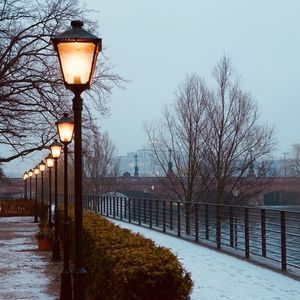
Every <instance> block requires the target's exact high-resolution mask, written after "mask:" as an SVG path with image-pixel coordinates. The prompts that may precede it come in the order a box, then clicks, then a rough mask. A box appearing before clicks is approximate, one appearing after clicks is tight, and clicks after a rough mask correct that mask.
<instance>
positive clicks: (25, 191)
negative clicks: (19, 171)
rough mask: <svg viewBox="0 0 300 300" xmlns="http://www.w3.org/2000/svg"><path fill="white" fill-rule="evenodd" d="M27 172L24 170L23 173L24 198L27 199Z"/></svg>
mask: <svg viewBox="0 0 300 300" xmlns="http://www.w3.org/2000/svg"><path fill="white" fill-rule="evenodd" d="M28 177H29V176H28V173H27V172H25V173H24V174H23V179H24V200H27V178H28Z"/></svg>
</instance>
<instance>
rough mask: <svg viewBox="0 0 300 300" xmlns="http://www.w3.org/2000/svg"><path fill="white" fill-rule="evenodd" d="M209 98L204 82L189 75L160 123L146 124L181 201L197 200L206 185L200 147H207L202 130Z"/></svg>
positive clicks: (155, 151) (161, 161)
mask: <svg viewBox="0 0 300 300" xmlns="http://www.w3.org/2000/svg"><path fill="white" fill-rule="evenodd" d="M206 97H207V89H206V86H205V85H204V83H203V81H202V80H201V79H200V78H199V77H198V76H197V75H195V74H194V75H191V76H188V77H187V78H186V80H185V82H184V83H183V84H182V85H181V86H180V87H179V88H178V91H177V93H176V95H175V100H174V102H173V103H172V105H171V106H170V107H166V108H165V111H164V117H163V119H162V121H161V122H160V124H159V125H158V126H156V125H155V124H153V123H152V124H148V125H145V130H146V132H147V135H148V139H149V142H150V147H151V149H152V150H153V153H154V161H156V162H157V163H158V164H159V165H160V166H161V168H162V169H163V170H164V172H165V174H166V176H167V177H168V179H169V183H170V189H171V191H172V192H173V193H174V194H175V195H176V196H177V197H178V198H179V199H180V200H185V201H189V202H190V201H196V198H197V197H198V195H199V193H200V192H202V191H203V187H204V186H203V185H201V184H199V176H200V170H199V166H200V164H199V157H200V156H199V150H200V149H201V148H202V147H203V146H202V142H203V141H202V140H201V132H202V130H203V128H204V127H205V126H206V123H205V113H204V112H205V110H204V108H205V107H204V104H205V102H206V100H205V98H206ZM168 150H170V151H168ZM169 153H172V156H171V160H172V161H173V163H172V164H173V166H172V170H170V169H168V163H169V159H170V157H169V156H168V154H169ZM171 196H172V194H171Z"/></svg>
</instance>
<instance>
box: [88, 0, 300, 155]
mask: <svg viewBox="0 0 300 300" xmlns="http://www.w3.org/2000/svg"><path fill="white" fill-rule="evenodd" d="M87 4H88V6H89V7H90V8H92V9H97V10H99V14H98V17H97V19H98V20H99V24H100V31H101V36H102V39H103V44H104V46H105V47H106V49H105V54H106V56H108V57H109V58H110V59H111V62H112V63H113V64H114V65H115V69H114V70H115V71H116V72H117V73H119V74H121V75H122V76H124V77H126V78H127V79H129V80H131V82H129V83H128V85H127V89H126V90H125V91H117V90H115V91H114V94H113V96H112V103H111V113H112V114H111V117H110V118H109V119H107V120H104V121H102V122H101V123H102V127H103V128H104V129H105V130H107V131H109V133H110V135H111V137H112V139H113V140H114V141H115V143H116V144H117V146H118V147H119V152H120V153H121V154H124V153H126V152H127V151H134V150H136V149H137V148H139V147H140V146H141V145H142V144H143V143H145V142H146V138H145V134H144V132H143V129H142V124H143V121H145V120H151V119H155V118H157V117H159V116H160V113H161V111H162V108H163V106H164V105H165V104H166V103H168V102H170V101H172V99H173V96H174V91H175V90H176V87H177V86H178V84H179V83H180V82H181V81H182V80H183V79H184V77H185V75H186V74H187V73H190V72H197V73H199V74H200V75H201V76H203V77H206V78H207V77H209V76H210V72H211V69H212V68H213V67H214V65H215V64H216V62H217V61H218V60H219V59H220V57H221V56H222V55H223V54H226V55H228V56H230V57H231V59H232V62H233V64H234V66H235V68H236V70H237V72H238V74H240V75H241V82H242V85H243V87H244V88H245V89H246V90H248V91H250V92H251V93H252V95H253V96H254V99H255V100H256V101H257V103H258V106H259V108H260V111H261V113H262V119H263V120H264V121H266V122H267V123H268V124H269V125H270V126H273V125H275V127H276V130H277V137H278V151H277V152H278V155H279V154H280V153H281V152H284V151H289V149H290V146H291V144H293V143H299V142H300V133H299V137H298V132H299V127H300V126H299V122H298V115H299V108H300V105H299V104H298V102H299V100H300V99H299V98H300V90H299V83H300V76H299V71H300V30H299V28H300V18H299V13H300V2H299V1H274V0H273V1H271V0H270V1H266V0H265V1H259V0H255V1H238V0H236V1H233V0H231V1H229V0H226V1H224V0H219V1H218V0H214V1H212V0H209V1H208V0H207V1H203V0H202V1H201V0H198V1H196V0H190V1H174V0H173V1H171V0H164V1H161V0H160V1H157V0H152V1H140V0H128V1H124V0H119V1H118V0H110V1H99V0H89V1H87Z"/></svg>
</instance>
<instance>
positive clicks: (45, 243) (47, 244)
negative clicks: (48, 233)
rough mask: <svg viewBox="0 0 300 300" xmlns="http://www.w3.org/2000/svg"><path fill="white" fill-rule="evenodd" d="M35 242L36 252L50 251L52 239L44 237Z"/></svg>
mask: <svg viewBox="0 0 300 300" xmlns="http://www.w3.org/2000/svg"><path fill="white" fill-rule="evenodd" d="M37 240H38V250H40V251H51V250H52V239H49V238H46V237H40V238H38V239H37Z"/></svg>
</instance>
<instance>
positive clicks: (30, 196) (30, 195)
mask: <svg viewBox="0 0 300 300" xmlns="http://www.w3.org/2000/svg"><path fill="white" fill-rule="evenodd" d="M28 176H29V199H30V200H32V193H31V177H32V176H33V171H32V170H31V169H30V170H29V171H28Z"/></svg>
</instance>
